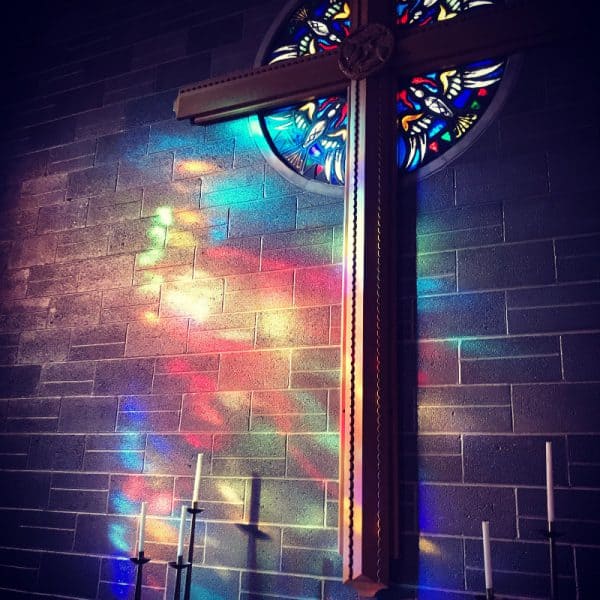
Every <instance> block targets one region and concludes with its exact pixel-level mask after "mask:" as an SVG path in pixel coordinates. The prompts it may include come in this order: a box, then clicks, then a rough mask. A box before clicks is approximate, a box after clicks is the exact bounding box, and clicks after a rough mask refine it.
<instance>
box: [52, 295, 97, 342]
mask: <svg viewBox="0 0 600 600" xmlns="http://www.w3.org/2000/svg"><path fill="white" fill-rule="evenodd" d="M101 301H102V296H101V293H100V292H99V291H98V292H91V293H85V294H69V295H68V296H60V297H58V298H56V297H55V298H53V299H52V302H51V304H50V311H49V314H48V327H50V328H59V327H60V328H63V327H85V326H94V325H98V324H99V323H100V304H101ZM54 333H57V332H54ZM61 333H67V330H65V331H64V332H61Z"/></svg>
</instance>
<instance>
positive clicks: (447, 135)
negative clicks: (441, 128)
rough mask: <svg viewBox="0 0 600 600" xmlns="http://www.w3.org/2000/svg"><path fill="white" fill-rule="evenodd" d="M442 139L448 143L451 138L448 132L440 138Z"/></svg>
mask: <svg viewBox="0 0 600 600" xmlns="http://www.w3.org/2000/svg"><path fill="white" fill-rule="evenodd" d="M442 139H443V140H444V141H445V142H450V141H451V140H452V136H451V135H450V132H449V131H446V133H445V134H444V135H443V136H442Z"/></svg>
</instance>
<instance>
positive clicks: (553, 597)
mask: <svg viewBox="0 0 600 600" xmlns="http://www.w3.org/2000/svg"><path fill="white" fill-rule="evenodd" d="M542 533H543V534H544V537H545V538H547V540H548V554H549V557H548V558H549V563H550V600H558V567H557V565H556V538H559V537H560V536H561V535H562V533H560V532H558V531H557V530H556V529H555V525H554V521H549V522H548V529H546V530H544V531H543V532H542Z"/></svg>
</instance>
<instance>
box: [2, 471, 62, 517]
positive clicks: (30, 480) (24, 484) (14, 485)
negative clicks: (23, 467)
mask: <svg viewBox="0 0 600 600" xmlns="http://www.w3.org/2000/svg"><path fill="white" fill-rule="evenodd" d="M0 483H1V484H2V485H0V502H2V506H3V507H17V508H21V509H23V508H32V509H45V508H46V506H47V504H48V494H49V491H50V473H28V472H25V471H4V472H2V473H0Z"/></svg>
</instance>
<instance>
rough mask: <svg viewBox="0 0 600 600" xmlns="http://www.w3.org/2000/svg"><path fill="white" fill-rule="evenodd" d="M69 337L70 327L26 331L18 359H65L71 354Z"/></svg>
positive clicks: (58, 360) (30, 361) (22, 336)
mask: <svg viewBox="0 0 600 600" xmlns="http://www.w3.org/2000/svg"><path fill="white" fill-rule="evenodd" d="M69 338H70V332H69V330H68V329H65V330H58V331H57V330H39V331H24V332H23V333H22V334H21V343H20V344H19V359H18V360H19V362H20V363H44V362H61V361H64V360H65V359H66V358H67V356H68V354H69Z"/></svg>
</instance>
